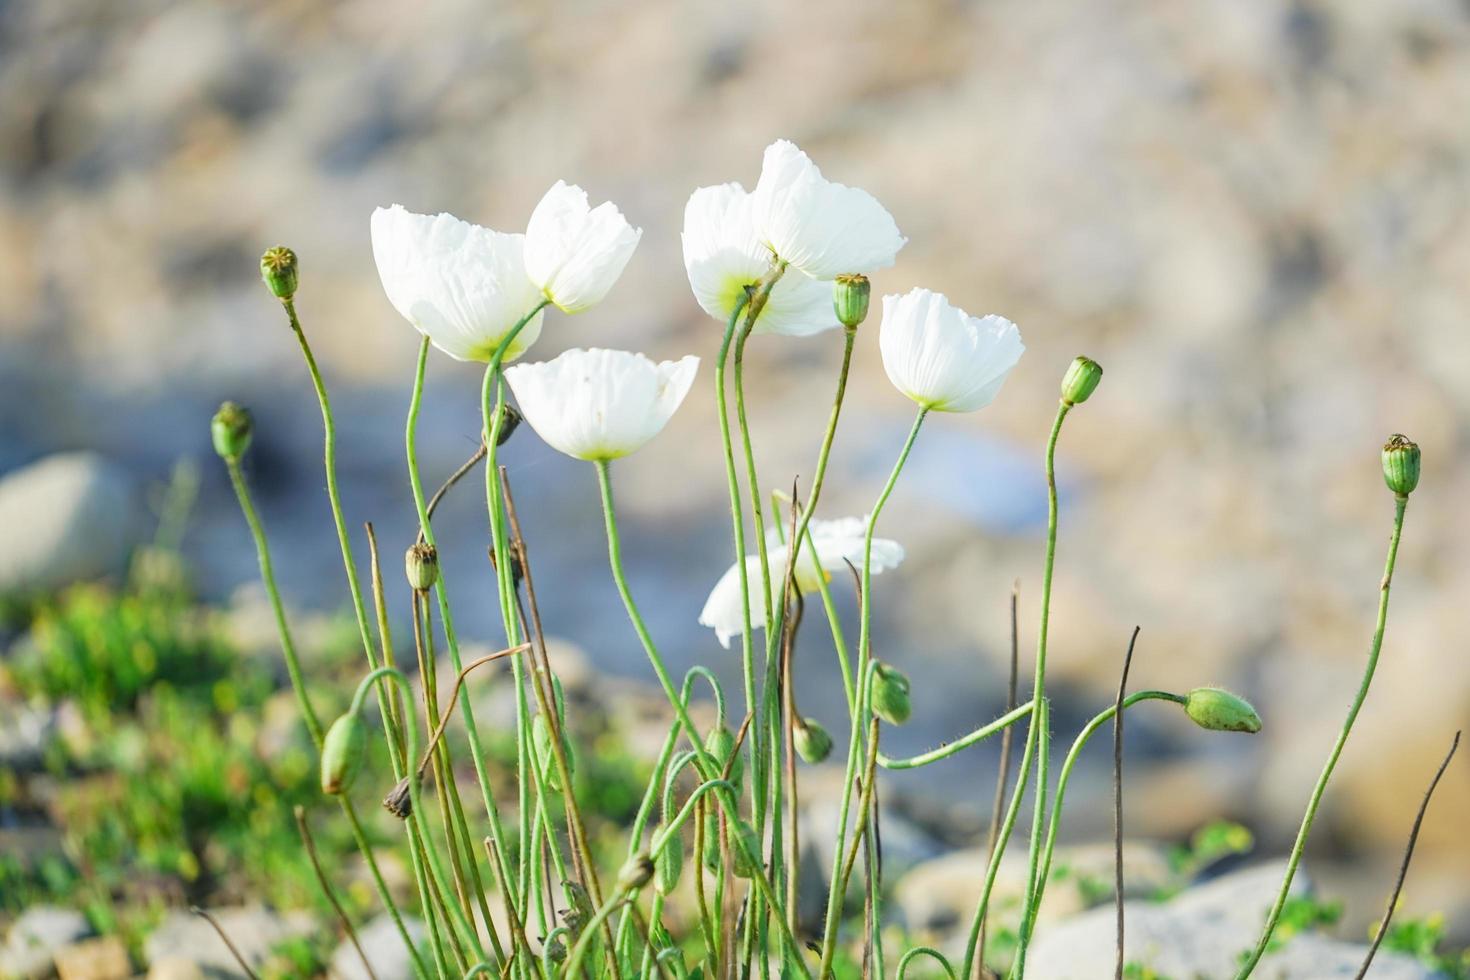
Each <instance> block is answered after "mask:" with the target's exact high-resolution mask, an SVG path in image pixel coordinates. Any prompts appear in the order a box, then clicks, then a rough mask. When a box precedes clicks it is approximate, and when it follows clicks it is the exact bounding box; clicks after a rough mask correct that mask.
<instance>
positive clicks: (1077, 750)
mask: <svg viewBox="0 0 1470 980" xmlns="http://www.w3.org/2000/svg"><path fill="white" fill-rule="evenodd" d="M1188 700H1189V699H1188V698H1186V697H1184V696H1182V695H1179V694H1171V693H1169V692H1168V691H1139V692H1137V693H1135V694H1130V695H1129V696H1128V697H1126V698H1124V699H1123V710H1125V711H1126V710H1127V709H1129V708H1131V707H1133V706H1134V705H1135V704H1138V703H1139V702H1140V701H1172V702H1174V703H1175V704H1184V703H1185V702H1187V701H1188ZM1117 713H1118V706H1117V705H1115V704H1114V705H1109V706H1108V707H1107V708H1105V709H1104V710H1103V711H1100V712H1099V713H1098V714H1097V715H1096V716H1094V717H1093V719H1092V720H1091V721H1089V722H1088V723H1087V725H1086V726H1085V727H1083V729H1082V731H1081V732H1079V733H1078V735H1077V738H1076V739H1075V740H1074V741H1073V742H1072V748H1071V750H1069V751H1068V752H1067V758H1066V760H1065V761H1064V762H1063V763H1062V771H1061V773H1060V775H1058V777H1057V792H1056V798H1055V799H1053V800H1052V805H1051V820H1050V823H1049V824H1048V826H1047V831H1046V850H1045V853H1044V855H1043V857H1042V860H1041V866H1040V870H1039V872H1038V874H1039V884H1038V885H1037V888H1036V901H1035V904H1034V906H1033V907H1032V908H1031V909H1030V910H1029V911H1028V912H1027V914H1026V917H1025V918H1024V919H1023V920H1022V922H1021V929H1020V945H1019V946H1018V947H1017V950H1016V962H1015V965H1014V967H1013V971H1014V972H1015V975H1016V976H1020V971H1023V970H1024V969H1025V968H1026V950H1027V949H1028V948H1029V947H1030V944H1031V937H1032V935H1033V933H1034V932H1035V930H1036V914H1037V912H1038V911H1039V910H1040V908H1041V899H1042V896H1043V895H1045V893H1046V882H1047V877H1048V876H1049V875H1050V874H1051V859H1052V851H1053V850H1054V849H1055V848H1056V843H1057V831H1058V829H1059V828H1060V826H1061V823H1062V802H1063V799H1064V797H1065V796H1066V794H1067V780H1069V779H1070V778H1071V776H1072V767H1073V766H1075V765H1076V764H1077V757H1078V756H1079V755H1081V753H1082V750H1083V749H1084V748H1085V747H1086V746H1087V743H1088V741H1090V740H1091V738H1092V736H1093V734H1094V733H1096V732H1097V730H1098V729H1099V728H1101V727H1102V726H1103V725H1106V724H1107V723H1108V722H1109V721H1111V720H1112V718H1113V716H1114V715H1115V714H1117Z"/></svg>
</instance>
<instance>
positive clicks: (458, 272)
mask: <svg viewBox="0 0 1470 980" xmlns="http://www.w3.org/2000/svg"><path fill="white" fill-rule="evenodd" d="M370 227H371V230H372V239H373V259H374V260H375V261H376V262H377V265H378V276H379V278H381V279H382V280H383V291H384V292H386V293H387V294H388V302H390V303H392V304H393V308H394V309H396V310H397V311H398V312H399V313H400V314H402V316H403V318H404V319H405V320H407V321H408V322H409V323H411V324H413V326H414V329H416V330H418V331H419V332H420V333H422V334H424V335H425V336H427V337H428V338H429V340H431V341H433V344H434V346H435V347H437V348H439V349H440V350H442V351H443V352H444V353H446V354H448V355H449V356H450V357H453V358H455V359H456V360H460V361H489V360H490V358H491V357H492V356H493V355H494V353H495V349H496V348H497V347H499V346H500V342H501V341H502V340H504V339H505V335H506V333H507V332H508V331H509V330H510V329H511V327H513V326H515V325H516V323H517V322H519V321H520V319H521V317H523V316H525V315H526V314H527V313H529V312H531V310H533V309H535V307H536V304H537V303H539V302H541V294H540V292H539V290H537V288H536V286H535V284H534V283H532V282H531V280H530V279H528V278H527V277H526V266H525V260H524V247H525V236H524V235H506V234H502V233H501V232H498V231H491V230H490V229H488V228H481V227H480V226H479V225H472V224H470V223H469V222H468V221H461V220H460V219H458V218H456V217H455V216H454V215H452V214H438V215H427V214H414V213H413V212H412V211H408V210H405V209H404V208H403V207H401V206H400V205H397V204H395V205H393V206H392V207H391V208H378V209H377V210H375V211H374V212H373V216H372V220H371V222H370ZM541 320H542V317H541V314H540V313H537V314H536V316H535V318H534V319H532V320H531V322H529V323H527V324H526V325H525V327H523V328H522V329H521V332H520V333H519V334H517V335H516V339H515V340H514V341H513V342H512V343H511V346H510V347H509V348H507V350H506V354H505V359H506V360H507V361H511V360H514V359H515V358H516V357H518V356H520V354H521V353H522V352H523V351H525V350H526V348H528V347H530V346H531V345H532V344H534V343H535V342H536V338H537V337H538V336H540V335H541Z"/></svg>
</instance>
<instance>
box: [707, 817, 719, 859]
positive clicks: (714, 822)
mask: <svg viewBox="0 0 1470 980" xmlns="http://www.w3.org/2000/svg"><path fill="white" fill-rule="evenodd" d="M704 867H705V870H707V871H709V872H711V873H713V872H716V871H719V870H720V815H719V814H718V813H716V812H715V811H714V810H710V811H708V812H707V813H705V815H704Z"/></svg>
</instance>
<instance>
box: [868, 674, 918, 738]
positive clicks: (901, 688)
mask: <svg viewBox="0 0 1470 980" xmlns="http://www.w3.org/2000/svg"><path fill="white" fill-rule="evenodd" d="M869 697H870V698H871V702H870V703H871V705H872V708H873V714H875V715H877V716H878V717H879V718H882V719H883V720H884V721H886V722H888V723H889V724H890V725H902V724H903V723H904V722H906V721H908V720H909V715H910V714H912V713H913V706H912V705H911V704H910V703H909V679H908V677H906V676H905V675H904V673H903V671H901V670H899V669H898V668H897V667H894V666H893V665H892V664H886V663H882V662H881V661H880V662H879V663H878V664H877V665H876V666H875V667H874V668H873V683H872V688H871V690H870V691H869Z"/></svg>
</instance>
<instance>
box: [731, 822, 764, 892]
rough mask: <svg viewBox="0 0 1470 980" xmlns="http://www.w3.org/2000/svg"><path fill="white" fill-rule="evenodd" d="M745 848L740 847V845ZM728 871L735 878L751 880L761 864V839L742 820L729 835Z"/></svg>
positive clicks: (753, 829)
mask: <svg viewBox="0 0 1470 980" xmlns="http://www.w3.org/2000/svg"><path fill="white" fill-rule="evenodd" d="M742 843H743V844H744V845H745V846H744V847H742V846H741V844H742ZM730 855H731V866H730V870H731V871H732V872H734V874H735V877H737V878H753V877H755V872H756V869H757V868H758V867H759V866H760V864H761V839H760V835H759V834H757V833H756V832H755V828H754V827H752V826H751V825H750V824H748V823H746V822H745V821H744V820H741V821H739V822H737V824H736V825H735V826H734V827H733V828H731V833H730Z"/></svg>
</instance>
